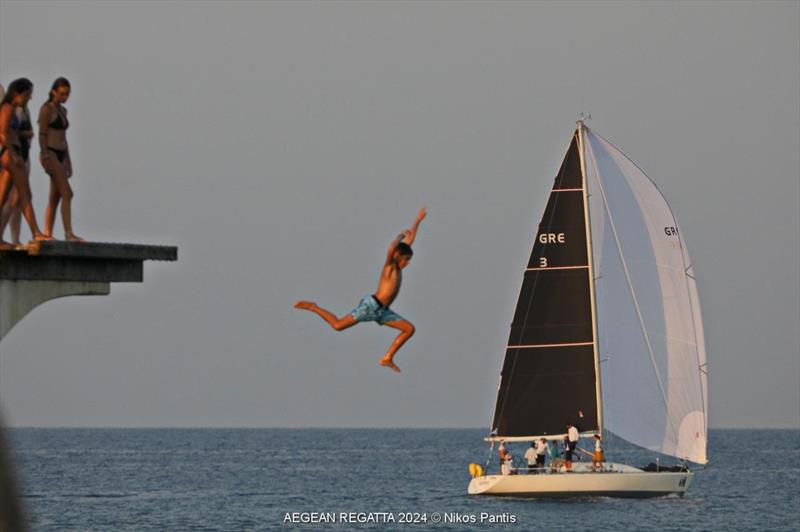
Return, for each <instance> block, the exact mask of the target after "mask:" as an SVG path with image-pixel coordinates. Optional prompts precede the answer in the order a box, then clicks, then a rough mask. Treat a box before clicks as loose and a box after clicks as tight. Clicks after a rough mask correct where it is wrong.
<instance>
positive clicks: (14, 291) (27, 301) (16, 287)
mask: <svg viewBox="0 0 800 532" xmlns="http://www.w3.org/2000/svg"><path fill="white" fill-rule="evenodd" d="M110 289H111V283H107V282H87V281H40V280H35V281H34V280H9V279H0V340H2V339H3V338H4V337H5V336H6V334H7V333H8V331H10V330H11V328H12V327H14V325H16V324H17V322H19V321H20V320H21V319H22V318H24V317H25V316H26V315H27V314H28V313H29V312H30V311H31V310H33V309H34V308H36V307H38V306H39V305H41V304H42V303H44V302H45V301H50V300H51V299H55V298H57V297H65V296H105V295H108V293H109V292H110Z"/></svg>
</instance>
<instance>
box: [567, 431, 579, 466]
mask: <svg viewBox="0 0 800 532" xmlns="http://www.w3.org/2000/svg"><path fill="white" fill-rule="evenodd" d="M579 438H580V435H579V434H578V429H577V428H576V427H575V425H573V424H572V423H567V437H566V439H565V440H564V444H565V445H566V447H567V448H566V456H565V458H566V461H565V464H564V465H566V467H567V471H572V455H573V454H574V453H575V447H577V446H578V439H579Z"/></svg>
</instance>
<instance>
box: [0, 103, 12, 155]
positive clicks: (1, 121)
mask: <svg viewBox="0 0 800 532" xmlns="http://www.w3.org/2000/svg"><path fill="white" fill-rule="evenodd" d="M13 112H14V108H13V106H11V105H3V106H2V107H0V146H2V147H4V148H10V147H11V146H8V145H6V142H8V125H9V123H11V113H13Z"/></svg>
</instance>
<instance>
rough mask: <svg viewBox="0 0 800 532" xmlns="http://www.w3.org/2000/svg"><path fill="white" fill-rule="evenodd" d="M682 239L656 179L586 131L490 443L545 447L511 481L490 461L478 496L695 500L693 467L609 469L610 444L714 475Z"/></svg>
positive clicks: (518, 322) (521, 311)
mask: <svg viewBox="0 0 800 532" xmlns="http://www.w3.org/2000/svg"><path fill="white" fill-rule="evenodd" d="M678 227H679V226H678V223H677V221H676V220H675V217H674V214H673V213H672V210H671V208H670V207H669V205H668V204H667V202H666V200H665V199H664V197H663V196H662V195H661V193H660V192H659V190H658V188H657V187H656V186H655V184H653V182H652V181H650V179H649V178H648V177H647V176H646V175H645V173H644V172H643V171H642V170H641V169H640V168H639V167H638V166H636V164H635V163H634V162H633V161H631V160H630V159H629V158H628V157H627V156H626V155H625V154H623V153H622V152H621V151H620V150H619V149H618V148H616V147H615V146H614V145H613V144H611V143H610V142H608V141H607V140H606V139H604V138H603V137H601V136H600V135H598V134H597V133H595V132H594V131H593V130H591V129H589V128H588V127H586V125H585V124H584V123H583V120H579V121H578V123H577V127H576V130H575V133H574V134H573V136H572V140H571V142H570V145H569V148H568V149H567V153H566V156H565V157H564V160H563V162H562V164H561V168H560V169H559V171H558V174H557V175H556V179H555V183H554V184H553V188H552V190H551V191H550V196H549V199H548V201H547V205H546V207H545V209H544V215H543V216H542V221H541V223H540V224H539V229H538V231H537V233H536V235H537V236H536V238H535V239H534V242H533V249H532V251H531V255H530V260H529V261H528V266H527V268H526V269H525V272H524V276H523V279H522V288H521V289H520V293H519V297H518V299H517V304H516V310H515V312H514V318H513V320H512V323H511V333H510V335H509V340H508V344H507V345H506V348H505V359H504V362H503V367H502V371H501V378H500V386H499V388H498V391H497V402H496V405H495V411H494V417H493V420H492V427H491V432H490V436H489V437H488V438H487V440H488V441H491V442H492V445H494V442H497V441H502V442H503V445H505V446H508V445H510V444H512V443H514V442H535V443H534V445H533V448H534V449H535V456H534V454H532V455H531V456H532V457H533V458H531V459H529V462H528V463H529V464H532V463H533V462H531V461H530V460H533V459H534V458H535V461H536V465H535V466H534V465H530V466H529V467H528V468H527V469H525V470H524V471H522V470H521V469H519V468H514V467H508V462H507V461H506V462H504V467H503V470H502V471H503V472H504V473H505V474H488V468H489V465H490V464H488V463H487V468H486V469H487V473H484V472H483V471H481V474H479V475H473V476H474V478H473V479H472V481H471V482H470V484H469V487H468V492H469V493H470V494H472V495H478V494H486V495H514V496H530V497H564V496H587V495H593V496H594V495H602V496H614V497H655V496H660V495H667V494H670V493H677V494H680V495H683V494H684V493H685V492H686V490H687V489H689V485H690V484H691V481H692V478H693V476H694V473H692V472H691V471H689V469H688V467H687V466H686V465H685V463H684V464H682V465H679V466H675V467H666V468H665V467H661V466H660V465H655V464H654V465H653V466H652V467H650V466H648V467H646V468H641V469H640V468H636V467H632V466H629V465H622V464H618V463H610V462H606V461H605V456H606V454H607V453H608V452H609V449H607V448H605V447H606V443H605V440H604V439H603V438H601V437H600V436H601V435H603V434H604V433H605V434H608V433H613V434H614V435H616V436H617V437H619V438H622V439H625V440H627V441H629V442H631V443H633V444H635V445H637V446H639V447H643V448H645V449H649V450H651V451H654V452H659V453H663V454H666V455H670V456H673V457H676V458H678V459H680V460H683V461H690V462H695V463H698V464H706V463H707V457H706V435H707V432H708V431H707V428H708V427H707V417H706V405H707V402H708V401H707V393H708V392H707V373H706V353H705V340H704V336H703V324H702V318H701V315H700V303H699V299H698V295H697V287H696V285H695V280H694V273H693V271H692V263H691V261H690V259H689V254H688V252H687V250H686V245H685V243H684V242H683V241H682V236H681V235H682V234H683V233H682V232H681V231H679V229H678ZM665 236H666V237H668V238H665ZM567 427H569V430H567ZM576 428H577V430H576ZM581 437H583V438H587V437H592V438H593V440H594V445H595V447H594V453H589V452H587V451H584V450H583V449H581V447H580V446H579V440H580V438H581ZM601 442H602V443H601ZM601 445H602V446H601ZM560 449H561V450H563V453H561V451H560ZM577 452H584V453H586V454H589V455H591V456H592V457H593V458H592V462H591V466H590V465H589V464H588V463H585V462H584V463H576V464H574V465H573V464H572V460H573V455H574V454H577ZM507 453H508V449H507V448H506V450H505V452H504V454H505V455H506V456H507ZM512 454H513V453H512ZM562 454H563V457H562ZM526 456H527V455H526ZM545 459H547V460H549V464H548V465H546V463H545ZM472 472H473V473H475V472H476V471H475V470H474V468H473V470H472ZM523 473H524V474H523Z"/></svg>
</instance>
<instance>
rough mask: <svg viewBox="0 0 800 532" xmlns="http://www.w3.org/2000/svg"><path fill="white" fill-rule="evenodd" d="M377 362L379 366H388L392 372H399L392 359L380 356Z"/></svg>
mask: <svg viewBox="0 0 800 532" xmlns="http://www.w3.org/2000/svg"><path fill="white" fill-rule="evenodd" d="M378 364H380V365H381V366H386V367H387V368H389V369H390V370H392V371H394V372H397V373H400V368H398V367H397V364H395V363H394V362H392V359H388V360H386V359H383V358H382V359H381V361H380V362H378Z"/></svg>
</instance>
